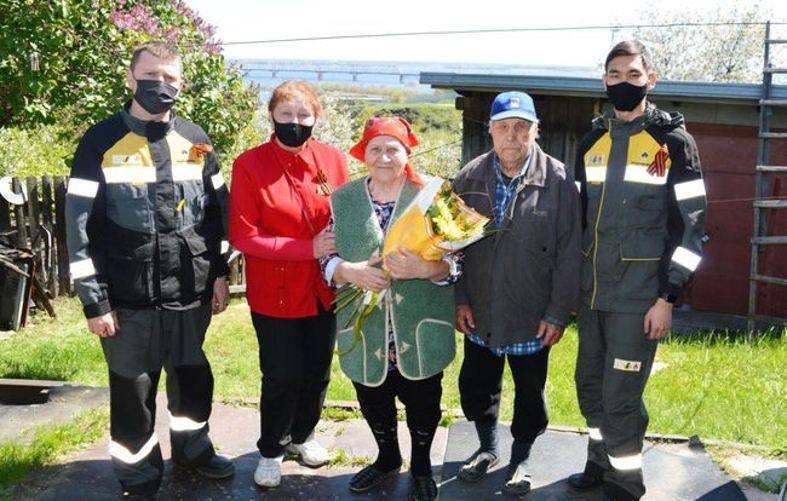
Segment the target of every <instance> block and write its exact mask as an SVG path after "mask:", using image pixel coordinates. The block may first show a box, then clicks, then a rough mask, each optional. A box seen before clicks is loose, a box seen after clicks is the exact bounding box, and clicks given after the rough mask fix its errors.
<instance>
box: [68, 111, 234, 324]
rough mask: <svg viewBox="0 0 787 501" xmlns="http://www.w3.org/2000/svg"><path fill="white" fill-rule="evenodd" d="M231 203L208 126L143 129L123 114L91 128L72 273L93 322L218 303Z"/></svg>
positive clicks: (82, 165) (72, 242)
mask: <svg viewBox="0 0 787 501" xmlns="http://www.w3.org/2000/svg"><path fill="white" fill-rule="evenodd" d="M126 106H127V107H128V104H127V105H126ZM126 109H127V108H126ZM227 198H228V190H227V186H226V185H225V184H224V179H223V177H222V174H221V172H220V171H219V166H218V162H217V160H216V155H215V153H214V152H213V150H212V147H211V146H210V141H209V139H208V137H207V135H206V134H205V132H204V131H203V130H202V129H201V128H200V127H199V126H197V125H195V124H193V123H191V122H189V121H187V120H184V119H182V118H180V117H177V116H175V115H174V113H173V114H172V116H171V118H170V120H169V121H168V122H143V121H141V120H137V119H134V118H133V117H131V116H130V115H128V113H127V111H123V112H121V113H118V114H116V115H113V116H111V117H109V118H107V119H106V120H103V121H101V122H99V123H98V124H96V125H94V126H93V127H91V128H90V129H89V130H88V131H87V132H86V133H85V135H84V137H83V138H82V140H81V141H80V143H79V146H78V148H77V151H76V155H75V156H74V163H73V166H72V169H71V176H70V179H69V186H68V193H67V195H66V229H67V234H68V250H69V261H70V268H71V275H72V278H73V279H74V283H75V286H76V289H77V292H78V293H79V298H80V300H81V301H82V305H83V308H84V311H85V315H86V316H87V317H88V318H92V317H96V316H99V315H102V314H104V313H107V312H109V311H111V310H113V309H115V308H117V307H121V308H130V309H147V308H163V309H174V310H182V309H188V308H194V307H196V306H199V305H200V304H204V303H205V302H207V301H210V299H211V296H212V294H213V281H214V280H215V279H216V277H217V276H222V275H226V274H227V271H228V267H227V262H226V260H225V259H224V257H223V256H222V255H221V249H222V246H223V245H222V244H224V245H226V230H225V229H226V214H227V211H226V208H227Z"/></svg>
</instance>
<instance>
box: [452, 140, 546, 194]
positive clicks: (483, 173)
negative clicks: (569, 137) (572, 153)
mask: <svg viewBox="0 0 787 501" xmlns="http://www.w3.org/2000/svg"><path fill="white" fill-rule="evenodd" d="M530 154H531V155H533V158H532V159H531V160H530V166H529V167H528V168H527V171H526V172H525V176H524V177H523V178H522V182H521V183H520V184H519V187H518V188H517V192H519V191H520V190H522V189H523V188H524V187H525V186H527V185H531V186H539V187H544V186H547V185H548V182H547V156H546V155H545V154H544V151H543V150H542V149H541V147H540V146H539V145H538V144H534V145H533V149H532V150H531V153H530ZM467 177H468V179H472V180H473V181H486V183H487V185H488V186H495V184H496V183H497V176H496V175H495V150H490V151H488V152H486V153H485V154H484V155H483V157H482V158H480V159H479V162H478V166H477V168H475V169H473V170H471V171H470V172H469V173H468V176H467Z"/></svg>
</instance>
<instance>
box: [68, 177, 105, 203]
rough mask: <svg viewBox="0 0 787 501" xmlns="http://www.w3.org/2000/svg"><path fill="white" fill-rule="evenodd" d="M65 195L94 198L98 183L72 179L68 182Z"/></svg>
mask: <svg viewBox="0 0 787 501" xmlns="http://www.w3.org/2000/svg"><path fill="white" fill-rule="evenodd" d="M67 193H68V194H69V195H74V196H76V197H85V198H96V193H98V183H97V182H96V181H90V180H88V179H80V178H78V177H72V178H70V179H69V180H68V192H67Z"/></svg>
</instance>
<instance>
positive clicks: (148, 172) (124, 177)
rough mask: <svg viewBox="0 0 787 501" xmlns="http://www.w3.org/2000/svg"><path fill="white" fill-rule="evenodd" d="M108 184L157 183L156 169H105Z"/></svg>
mask: <svg viewBox="0 0 787 501" xmlns="http://www.w3.org/2000/svg"><path fill="white" fill-rule="evenodd" d="M103 172H104V179H105V180H106V182H107V184H119V183H155V182H156V168H155V167H104V170H103Z"/></svg>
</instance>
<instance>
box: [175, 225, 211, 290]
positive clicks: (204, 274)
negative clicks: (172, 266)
mask: <svg viewBox="0 0 787 501" xmlns="http://www.w3.org/2000/svg"><path fill="white" fill-rule="evenodd" d="M180 236H181V239H182V241H183V244H184V245H183V246H182V247H183V248H185V250H186V252H183V253H182V256H183V259H182V261H181V262H182V267H183V268H182V269H181V272H182V283H181V291H182V292H186V291H189V290H193V291H194V293H195V294H197V295H199V294H201V293H203V292H204V291H205V289H206V287H207V283H208V278H209V277H210V253H209V252H208V246H207V244H206V243H205V239H204V237H203V236H202V235H200V234H199V233H197V232H196V231H194V229H193V228H189V229H188V230H185V231H183V232H181V233H180Z"/></svg>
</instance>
